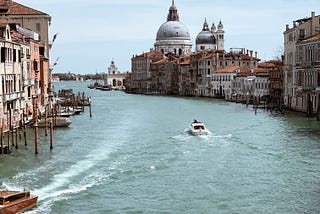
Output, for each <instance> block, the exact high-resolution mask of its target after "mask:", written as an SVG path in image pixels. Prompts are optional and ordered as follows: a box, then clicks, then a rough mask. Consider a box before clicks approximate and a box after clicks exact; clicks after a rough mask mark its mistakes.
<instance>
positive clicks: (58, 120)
mask: <svg viewBox="0 0 320 214" xmlns="http://www.w3.org/2000/svg"><path fill="white" fill-rule="evenodd" d="M51 120H52V122H53V127H68V126H69V125H70V124H71V123H72V121H71V120H70V119H69V118H68V117H53V118H41V119H40V120H38V127H40V128H43V127H50V122H51Z"/></svg>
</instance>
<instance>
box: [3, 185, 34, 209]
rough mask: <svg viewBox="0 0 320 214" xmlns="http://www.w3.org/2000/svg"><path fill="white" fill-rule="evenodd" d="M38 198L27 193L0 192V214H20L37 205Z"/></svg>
mask: <svg viewBox="0 0 320 214" xmlns="http://www.w3.org/2000/svg"><path fill="white" fill-rule="evenodd" d="M37 200H38V196H36V195H30V192H29V191H8V190H0V214H14V213H21V212H24V211H26V210H27V209H30V208H32V207H33V206H35V205H36V204H37Z"/></svg>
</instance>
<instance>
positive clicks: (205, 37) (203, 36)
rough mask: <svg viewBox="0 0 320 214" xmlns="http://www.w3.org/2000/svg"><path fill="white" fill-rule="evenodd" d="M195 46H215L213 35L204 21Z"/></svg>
mask: <svg viewBox="0 0 320 214" xmlns="http://www.w3.org/2000/svg"><path fill="white" fill-rule="evenodd" d="M196 44H197V45H202V44H216V38H215V37H214V35H213V33H212V32H211V31H210V30H209V27H208V23H207V20H205V21H204V24H203V28H202V31H201V32H200V33H199V34H198V36H197V38H196Z"/></svg>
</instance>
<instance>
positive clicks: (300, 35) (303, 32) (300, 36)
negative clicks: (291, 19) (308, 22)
mask: <svg viewBox="0 0 320 214" xmlns="http://www.w3.org/2000/svg"><path fill="white" fill-rule="evenodd" d="M305 36H306V35H305V30H304V29H300V30H299V39H304V38H305Z"/></svg>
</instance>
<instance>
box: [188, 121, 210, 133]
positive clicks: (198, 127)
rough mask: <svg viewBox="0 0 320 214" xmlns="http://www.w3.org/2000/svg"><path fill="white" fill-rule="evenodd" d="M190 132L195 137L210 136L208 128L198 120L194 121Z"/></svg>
mask: <svg viewBox="0 0 320 214" xmlns="http://www.w3.org/2000/svg"><path fill="white" fill-rule="evenodd" d="M190 132H191V134H193V135H206V134H208V130H207V128H206V126H205V125H204V124H203V123H202V122H199V121H197V120H194V121H193V122H192V123H191V124H190Z"/></svg>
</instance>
